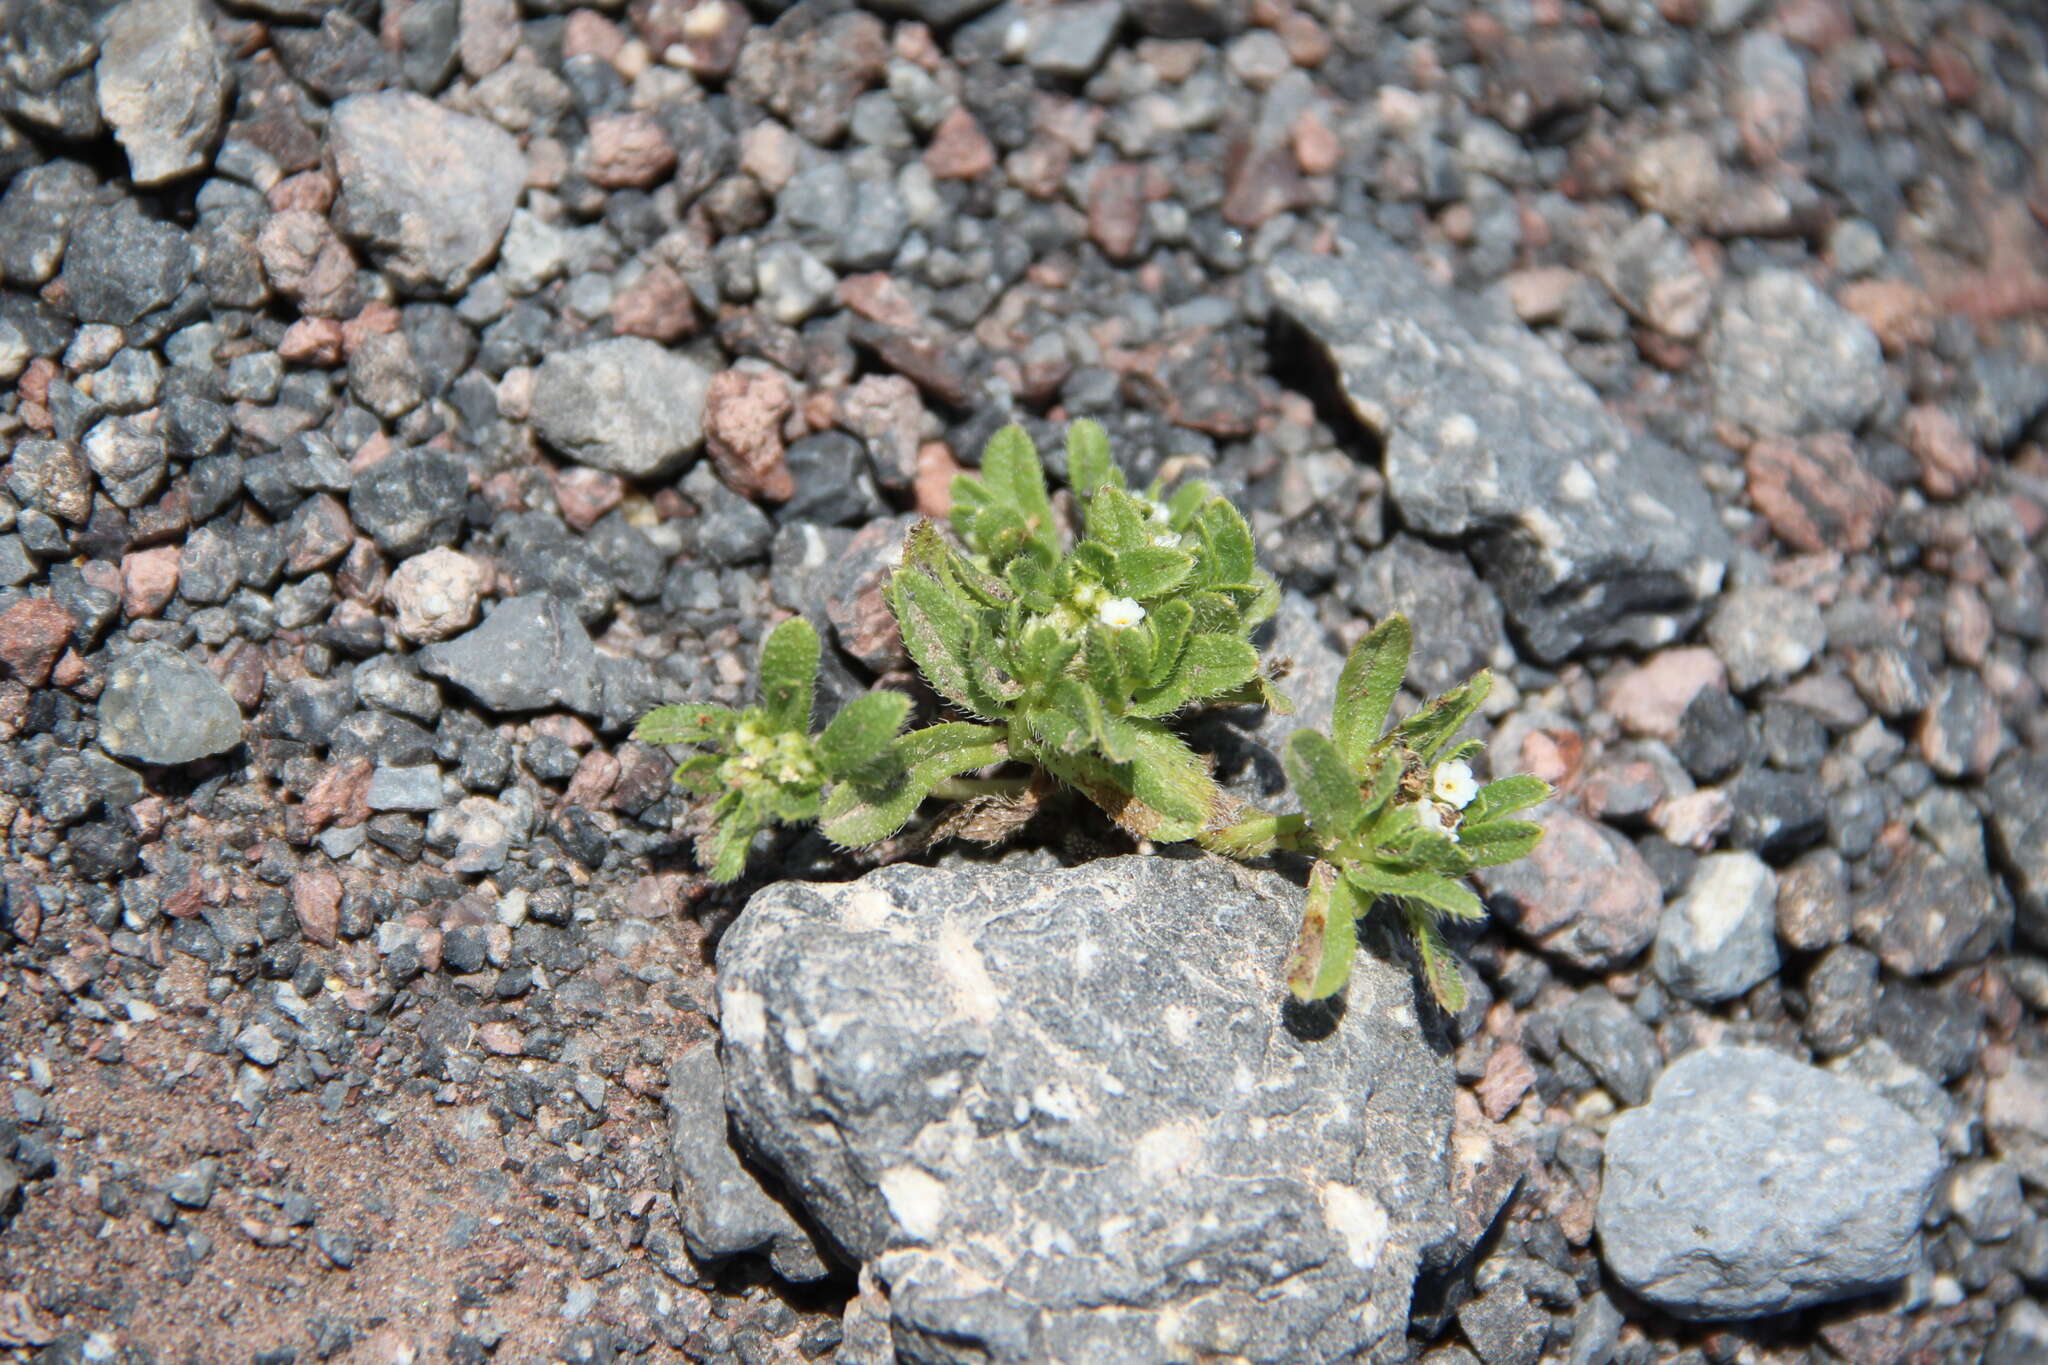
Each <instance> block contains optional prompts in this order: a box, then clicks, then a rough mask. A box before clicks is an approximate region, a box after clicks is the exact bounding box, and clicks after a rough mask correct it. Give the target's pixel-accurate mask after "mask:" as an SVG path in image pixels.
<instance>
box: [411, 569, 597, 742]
mask: <svg viewBox="0 0 2048 1365" xmlns="http://www.w3.org/2000/svg"><path fill="white" fill-rule="evenodd" d="M418 658H419V661H420V669H421V671H422V672H425V673H429V674H431V675H433V676H434V677H437V678H442V679H445V680H447V681H448V682H452V683H454V684H455V685H456V686H457V687H460V688H461V689H462V690H463V691H465V692H467V693H469V694H470V695H471V696H472V697H475V698H476V699H477V700H478V701H480V702H482V703H483V704H484V705H485V706H488V707H490V708H491V709H492V710H493V711H539V710H542V709H544V708H547V707H551V706H566V707H568V708H569V709H570V710H572V711H579V712H581V713H583V714H584V715H596V714H598V712H599V709H600V705H601V696H602V694H601V692H600V683H599V677H598V657H597V650H596V649H594V648H593V647H592V646H591V643H590V634H589V632H588V631H586V630H584V628H583V623H582V622H581V621H579V620H577V619H576V612H575V611H574V609H573V608H571V607H570V606H569V605H568V604H567V603H565V602H563V601H562V600H561V599H560V598H558V597H555V596H553V595H551V594H548V593H533V594H529V595H528V596H525V597H514V598H511V599H509V600H507V601H504V602H501V603H499V604H498V606H497V609H496V610H494V611H492V612H491V614H490V615H488V616H486V617H485V618H484V621H483V624H482V625H480V626H478V627H476V629H474V630H470V631H466V632H464V633H463V634H461V635H458V636H457V637H455V638H454V639H453V640H448V641H445V642H443V643H441V644H433V645H428V646H427V647H426V648H425V649H423V650H421V651H420V652H419V655H418Z"/></svg>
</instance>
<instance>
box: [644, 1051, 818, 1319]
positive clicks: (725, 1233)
mask: <svg viewBox="0 0 2048 1365" xmlns="http://www.w3.org/2000/svg"><path fill="white" fill-rule="evenodd" d="M663 1102H664V1103H665V1104H666V1105H667V1106H668V1123H669V1153H670V1156H671V1157H672V1158H673V1159H674V1161H675V1171H676V1212H677V1213H678V1214H679V1215H680V1217H681V1221H682V1225H683V1240H684V1242H685V1244H686V1245H687V1246H688V1247H689V1249H690V1254H691V1255H692V1256H695V1257H696V1258H697V1259H698V1260H700V1261H722V1260H724V1259H726V1258H727V1257H729V1256H745V1255H751V1254H755V1253H760V1254H765V1255H766V1256H767V1257H768V1259H769V1263H770V1264H771V1265H773V1266H774V1267H775V1273H776V1274H778V1275H780V1276H781V1277H782V1278H783V1279H785V1280H790V1281H795V1282H798V1283H808V1282H809V1281H812V1280H818V1279H823V1278H824V1277H825V1275H826V1274H827V1273H829V1272H828V1271H827V1269H826V1266H825V1262H824V1258H823V1257H822V1255H821V1254H820V1252H819V1250H818V1247H817V1244H816V1243H814V1242H813V1241H812V1240H811V1237H810V1234H809V1233H807V1232H805V1231H804V1230H803V1227H802V1225H801V1224H799V1223H798V1222H797V1221H796V1219H795V1218H793V1217H792V1216H790V1212H789V1210H788V1209H786V1208H784V1207H782V1205H780V1204H778V1203H776V1202H775V1200H774V1199H773V1198H771V1197H770V1196H769V1194H768V1192H767V1191H766V1190H764V1189H762V1188H761V1182H760V1180H759V1179H758V1178H756V1177H755V1175H754V1173H753V1172H752V1171H750V1170H748V1169H747V1168H746V1167H745V1166H744V1165H742V1164H741V1163H740V1159H739V1155H738V1154H737V1153H736V1152H734V1151H733V1149H732V1141H731V1136H730V1134H729V1132H728V1130H727V1124H726V1114H725V1071H724V1069H723V1068H722V1067H721V1066H720V1065H719V1063H718V1049H717V1047H716V1046H715V1045H713V1044H710V1043H700V1044H698V1045H697V1046H696V1047H693V1048H691V1049H690V1050H689V1051H688V1052H685V1053H684V1054H683V1055H682V1056H681V1057H680V1058H678V1059H677V1061H676V1063H675V1065H674V1066H672V1067H670V1068H669V1073H668V1090H667V1092H666V1094H665V1095H664V1096H663Z"/></svg>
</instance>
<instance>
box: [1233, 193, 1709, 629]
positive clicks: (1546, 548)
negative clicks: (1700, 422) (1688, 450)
mask: <svg viewBox="0 0 2048 1365" xmlns="http://www.w3.org/2000/svg"><path fill="white" fill-rule="evenodd" d="M1266 283H1267V287H1268V288H1269V289H1270V290H1271V291H1272V294H1273V300H1274V306H1275V308H1277V309H1278V310H1279V311H1280V312H1281V313H1282V314H1283V315H1284V316H1286V317H1287V318H1289V319H1291V320H1292V321H1293V322H1294V323H1296V324H1297V325H1299V326H1300V327H1302V328H1303V329H1304V330H1305V331H1306V332H1307V333H1308V334H1309V335H1310V337H1312V338H1313V339H1314V340H1315V342H1316V343H1317V344H1318V345H1319V346H1320V347H1321V348H1322V349H1323V350H1324V351H1325V352H1326V353H1327V354H1328V355H1329V357H1330V359H1331V361H1332V363H1333V365H1334V367H1335V369H1336V372H1337V377H1338V380H1339V382H1340V384H1341V385H1342V388H1343V391H1344V393H1345V396H1346V397H1347V398H1348V399H1349V400H1350V404H1351V407H1352V409H1353V411H1355V412H1356V413H1357V415H1358V416H1359V418H1360V419H1361V420H1362V421H1364V422H1365V424H1366V425H1367V426H1369V427H1371V428H1372V429H1373V430H1374V431H1376V432H1378V433H1379V434H1380V435H1381V437H1382V438H1383V439H1384V440H1385V442H1386V474H1387V482H1388V487H1389V490H1390V492H1391V495H1392V497H1393V499H1394V502H1395V503H1396V504H1397V505H1398V507H1399V508H1400V511H1401V515H1402V517H1403V518H1404V519H1405V520H1406V521H1407V523H1408V525H1409V526H1410V527H1411V528H1412V529H1414V530H1416V531H1418V532H1420V533H1421V534H1423V535H1427V536H1432V537H1443V538H1466V539H1468V540H1469V542H1470V544H1471V546H1472V549H1473V558H1474V561H1475V562H1476V563H1477V564H1478V565H1479V566H1480V569H1481V571H1482V572H1483V573H1485V574H1486V575H1487V576H1488V578H1489V579H1490V580H1491V581H1492V583H1493V585H1494V588H1495V590H1496V591H1497V592H1498V593H1499V594H1500V598H1501V602H1502V604H1503V605H1504V606H1505V607H1506V608H1507V613H1508V617H1509V619H1510V620H1512V621H1513V622H1514V624H1515V625H1516V627H1517V628H1518V629H1519V631H1520V632H1521V635H1522V637H1523V640H1524V641H1525V643H1526V645H1527V647H1528V649H1529V650H1530V652H1531V653H1532V654H1533V655H1534V656H1535V657H1537V658H1540V659H1543V660H1555V659H1560V658H1563V657H1564V656H1565V655H1567V654H1570V653H1572V652H1573V651H1575V650H1578V649H1580V648H1584V647H1587V646H1606V645H1617V644H1630V645H1636V646H1641V647H1650V646H1654V645H1657V644H1661V643H1664V642H1667V641H1669V640H1672V639H1674V638H1676V637H1677V636H1678V635H1679V634H1681V633H1682V632H1683V631H1684V630H1685V629H1686V628H1687V627H1688V626H1689V625H1690V624H1691V623H1692V622H1693V621H1694V620H1695V619H1696V618H1697V616H1698V613H1699V610H1700V606H1701V604H1702V603H1703V602H1705V601H1706V600H1707V599H1708V598H1710V597H1712V596H1713V594H1714V593H1715V592H1716V591H1717V590H1718V589H1719V588H1720V585H1721V577H1722V574H1723V572H1724V571H1725V569H1726V566H1727V559H1728V554H1729V543H1728V539H1727V536H1726V534H1725V532H1723V530H1722V529H1721V524H1720V521H1719V519H1718V518H1717V517H1716V515H1715V513H1714V508H1713V503H1712V501H1711V499H1710V498H1709V497H1708V495H1707V491H1706V488H1705V487H1704V485H1702V484H1701V482H1700V480H1699V477H1698V475H1697V474H1696V473H1695V472H1694V471H1693V469H1692V467H1691V465H1690V464H1689V463H1688V462H1687V461H1686V460H1685V459H1684V458H1683V457H1681V456H1680V455H1679V454H1678V453H1677V452H1676V451H1674V450H1673V449H1671V448H1670V447H1669V446H1667V445H1665V444H1663V443H1662V442H1660V441H1657V440H1655V439H1652V438H1649V437H1645V436H1637V435H1635V434H1633V433H1631V432H1630V431H1629V430H1628V429H1627V428H1626V427H1625V426H1624V425H1622V423H1621V422H1620V421H1619V420H1618V419H1617V418H1616V417H1614V416H1613V415H1612V414H1611V413H1609V412H1608V411H1607V409H1606V408H1605V407H1604V406H1603V405H1602V403H1601V401H1600V399H1599V397H1598V395H1597V394H1595V393H1594V392H1593V390H1592V389H1591V388H1590V387H1589V386H1588V385H1587V384H1586V383H1585V381H1583V380H1581V379H1580V378H1578V377H1577V376H1576V375H1575V374H1573V373H1572V371H1571V369H1570V367H1569V366H1568V365H1567V364H1566V363H1565V361H1564V360H1563V358H1562V357H1560V356H1559V355H1558V353H1557V352H1556V351H1555V350H1554V349H1553V348H1552V347H1551V346H1549V345H1548V344H1546V343H1545V342H1543V341H1542V340H1541V339H1539V338H1538V337H1537V336H1536V335H1535V334H1534V333H1532V332H1530V331H1529V329H1528V328H1526V327H1524V326H1523V325H1522V324H1521V323H1520V322H1518V321H1517V320H1515V318H1514V316H1513V315H1512V314H1511V313H1509V312H1508V311H1507V310H1506V309H1505V307H1504V306H1502V305H1501V304H1499V303H1498V302H1497V301H1493V300H1487V299H1479V298H1474V297H1470V296H1465V295H1459V294H1454V293H1450V292H1448V291H1446V290H1444V289H1442V288H1440V287H1439V286H1437V285H1436V284H1434V283H1433V282H1431V281H1430V280H1429V278H1428V277H1427V276H1425V275H1424V274H1423V273H1422V271H1421V270H1420V269H1419V268H1418V267H1417V266H1416V265H1415V264H1414V263H1413V262H1412V261H1411V260H1410V259H1409V257H1408V256H1407V254H1406V253H1405V252H1402V251H1400V250H1399V249H1397V248H1395V247H1394V246H1393V245H1391V244H1390V243H1388V242H1387V241H1386V240H1385V239H1384V238H1382V237H1379V236H1377V235H1376V234H1372V233H1370V232H1369V231H1368V230H1364V229H1357V228H1354V229H1352V230H1351V235H1350V237H1349V238H1348V252H1347V254H1346V255H1344V256H1342V257H1340V258H1334V259H1333V258H1330V257H1324V256H1313V255H1309V254H1306V253H1303V252H1296V251H1287V252H1282V253H1280V255H1279V256H1277V257H1276V258H1275V260H1274V262H1273V264H1272V265H1271V266H1270V267H1269V268H1268V269H1267V271H1266Z"/></svg>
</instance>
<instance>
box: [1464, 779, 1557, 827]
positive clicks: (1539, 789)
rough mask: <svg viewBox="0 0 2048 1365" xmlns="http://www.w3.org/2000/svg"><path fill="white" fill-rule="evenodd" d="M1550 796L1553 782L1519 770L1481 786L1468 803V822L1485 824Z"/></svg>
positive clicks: (1470, 823) (1541, 802) (1527, 807)
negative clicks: (1550, 782)
mask: <svg viewBox="0 0 2048 1365" xmlns="http://www.w3.org/2000/svg"><path fill="white" fill-rule="evenodd" d="M1549 799H1550V784H1549V783H1548V782H1545V781H1544V780H1543V779H1542V778H1540V777H1531V776H1530V775H1529V774H1528V773H1515V774H1514V775H1512V776H1510V777H1501V778H1495V779H1494V780H1493V781H1491V782H1489V783H1487V784H1486V785H1485V786H1483V787H1481V788H1480V789H1479V793H1478V795H1476V796H1474V797H1473V798H1472V802H1471V804H1470V805H1468V806H1466V807H1465V823H1466V824H1468V825H1484V824H1487V823H1489V822H1491V821H1494V820H1498V819H1500V817H1502V816H1503V815H1513V814H1514V813H1515V812H1516V811H1520V810H1527V809H1529V807H1531V806H1538V805H1541V804H1543V803H1544V802H1545V801H1548V800H1549Z"/></svg>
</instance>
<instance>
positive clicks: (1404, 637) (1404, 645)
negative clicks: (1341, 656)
mask: <svg viewBox="0 0 2048 1365" xmlns="http://www.w3.org/2000/svg"><path fill="white" fill-rule="evenodd" d="M1411 647H1412V640H1411V637H1410V635H1409V630H1408V618H1407V617H1405V616H1389V617H1388V618H1387V619H1386V620H1384V621H1382V622H1380V623H1379V624H1378V625H1377V626H1375V627H1373V628H1372V630H1370V631H1368V632H1367V633H1366V635H1365V637H1364V638H1363V639H1361V640H1360V641H1359V642H1358V643H1357V644H1356V645H1354V646H1352V649H1351V657H1350V658H1348V659H1346V660H1345V661H1344V671H1343V673H1341V674H1339V675H1338V678H1337V702H1336V708H1335V714H1334V720H1333V723H1332V725H1331V727H1330V733H1331V737H1332V738H1334V739H1335V740H1336V741H1337V749H1338V751H1339V752H1340V753H1342V754H1343V755H1344V761H1345V762H1346V763H1348V764H1350V765H1351V768H1352V771H1354V772H1360V773H1362V772H1364V771H1365V762H1366V755H1367V754H1368V753H1370V752H1371V751H1372V749H1373V747H1374V746H1375V745H1377V744H1378V743H1379V739H1380V734H1381V732H1382V731H1384V730H1385V729H1386V728H1387V711H1388V709H1389V708H1391V707H1392V706H1393V704H1394V696H1395V694H1396V693H1398V692H1399V691H1400V690H1401V679H1402V678H1403V677H1404V676H1405V675H1406V674H1407V672H1408V653H1409V650H1410V648H1411Z"/></svg>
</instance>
